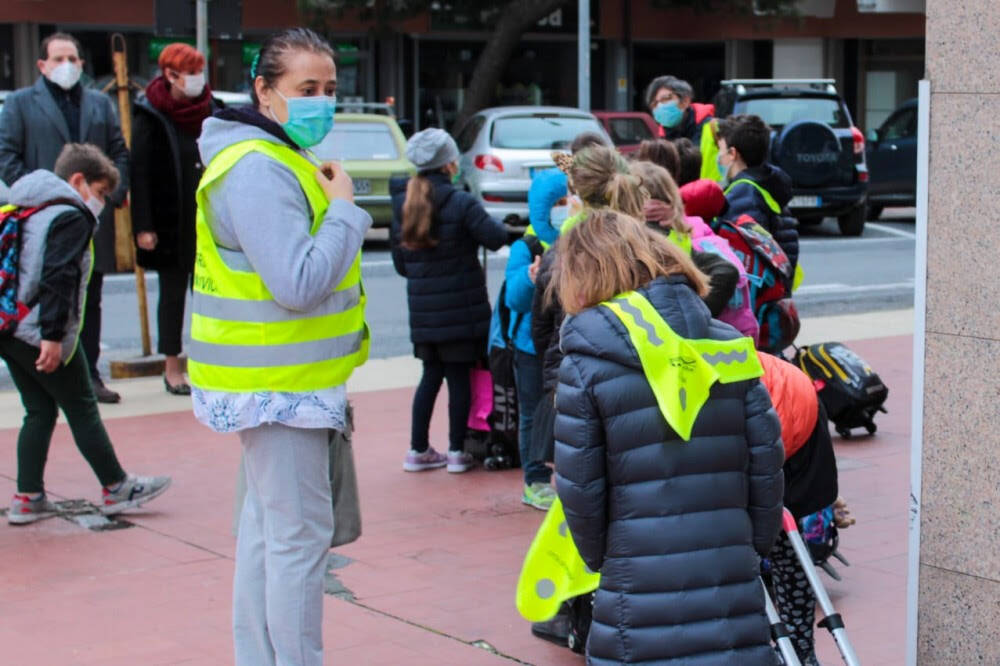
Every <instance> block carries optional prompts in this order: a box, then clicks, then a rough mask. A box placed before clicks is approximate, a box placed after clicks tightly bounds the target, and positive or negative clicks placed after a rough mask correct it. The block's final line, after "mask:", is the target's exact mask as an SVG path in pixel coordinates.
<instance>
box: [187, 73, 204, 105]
mask: <svg viewBox="0 0 1000 666" xmlns="http://www.w3.org/2000/svg"><path fill="white" fill-rule="evenodd" d="M183 90H184V96H185V97H190V98H192V99H193V98H195V97H200V96H201V93H202V91H204V90H205V72H204V71H202V72H198V73H197V74H185V75H184V87H183Z"/></svg>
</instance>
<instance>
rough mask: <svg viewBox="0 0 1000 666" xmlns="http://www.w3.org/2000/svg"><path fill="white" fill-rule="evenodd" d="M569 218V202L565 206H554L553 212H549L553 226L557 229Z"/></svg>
mask: <svg viewBox="0 0 1000 666" xmlns="http://www.w3.org/2000/svg"><path fill="white" fill-rule="evenodd" d="M567 218H569V204H565V205H563V206H553V207H552V212H551V213H549V219H550V220H551V222H552V226H553V227H554V228H556V229H559V228H561V227H562V225H563V222H565V221H566V219H567Z"/></svg>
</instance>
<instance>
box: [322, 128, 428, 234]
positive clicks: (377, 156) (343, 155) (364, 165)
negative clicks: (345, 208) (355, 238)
mask: <svg viewBox="0 0 1000 666" xmlns="http://www.w3.org/2000/svg"><path fill="white" fill-rule="evenodd" d="M335 118H336V122H335V123H334V126H333V130H332V131H331V132H330V133H329V134H328V135H327V136H326V138H325V139H323V142H322V143H320V144H319V145H317V146H315V147H314V148H313V149H312V152H313V154H315V155H316V157H318V158H319V159H321V160H323V161H324V162H325V161H327V160H336V161H339V162H340V163H341V164H342V165H343V167H344V170H345V171H347V173H348V174H350V176H351V179H352V180H353V181H354V203H356V204H357V205H359V206H361V207H362V208H364V209H365V210H366V211H368V213H369V214H370V215H371V216H372V219H373V220H374V221H375V226H376V227H388V226H389V224H390V223H391V222H392V199H391V198H390V197H389V179H390V178H396V177H406V176H412V175H414V174H416V172H417V169H416V167H414V166H413V164H412V163H411V162H410V161H409V160H407V159H406V138H405V137H404V136H403V132H402V131H401V130H400V129H399V125H397V124H396V121H395V119H393V118H392V117H391V116H387V115H381V114H375V113H338V114H337V115H336V116H335Z"/></svg>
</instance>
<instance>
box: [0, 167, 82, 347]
mask: <svg viewBox="0 0 1000 666" xmlns="http://www.w3.org/2000/svg"><path fill="white" fill-rule="evenodd" d="M8 198H9V199H10V203H12V204H15V205H17V206H18V207H20V208H31V207H34V206H40V205H42V204H44V203H47V202H49V201H52V200H54V199H66V200H69V201H73V202H77V204H78V207H77V206H71V205H65V204H56V205H53V206H49V207H48V208H43V209H42V210H40V211H38V212H37V213H35V214H34V215H32V216H31V217H29V218H28V219H27V221H25V222H24V223H23V224H22V226H21V254H20V260H19V262H18V283H17V300H18V301H19V302H20V303H27V304H29V305H30V306H31V309H30V310H29V312H28V314H27V316H26V317H25V318H24V319H22V320H21V322H20V323H19V324H18V326H17V330H15V332H14V337H16V338H18V339H19V340H22V341H24V342H26V343H28V344H30V345H33V346H35V347H37V346H39V345H40V344H41V341H42V329H43V328H44V324H45V323H44V322H43V321H41V311H42V308H43V306H45V305H46V303H51V300H48V301H47V300H46V297H50V298H54V299H63V300H64V301H68V305H65V306H63V307H66V308H67V309H68V317H67V320H66V323H65V329H64V330H65V333H64V334H63V336H62V339H61V341H60V342H61V344H62V360H63V361H68V360H69V359H70V358H71V357H72V356H73V352H74V351H75V350H76V343H77V339H78V338H79V333H80V325H81V313H82V311H83V307H84V303H85V302H86V293H87V282H89V278H90V269H91V265H92V264H93V252H92V251H90V250H87V249H85V248H86V246H85V245H84V243H89V241H90V236H91V234H92V233H93V229H94V226H93V225H96V221H95V220H94V218H93V216H92V215H90V214H89V213H86V212H83V211H84V210H85V208H84V205H83V200H82V199H81V198H80V195H79V194H77V192H76V190H74V189H73V188H72V187H70V185H69V183H67V182H66V181H64V180H63V179H62V178H60V177H59V176H57V175H55V174H54V173H52V172H51V171H45V170H42V169H39V170H38V171H32V172H31V173H29V174H28V175H26V176H24V177H23V178H21V179H20V180H18V181H17V182H16V183H14V185H13V186H12V187H11V188H10V196H9V197H8ZM72 211H80V214H81V215H86V216H87V222H88V223H89V224H90V225H92V226H91V227H90V229H89V230H88V231H89V233H81V234H77V235H79V236H81V238H80V239H79V244H78V245H77V249H76V250H74V251H72V252H67V253H66V254H67V255H71V254H72V255H77V256H64V257H60V258H59V259H60V261H64V262H66V263H67V264H68V265H69V264H71V265H73V266H74V267H75V268H74V270H73V272H72V275H75V276H76V278H71V280H70V281H71V283H73V285H74V286H75V287H76V290H75V293H54V291H62V288H61V287H62V286H63V285H61V283H60V285H59V287H58V288H57V285H55V284H53V283H52V282H48V281H46V254H47V252H46V250H47V249H48V244H49V242H50V240H51V238H50V234H49V231H50V229H52V228H53V223H54V222H55V221H56V218H59V217H60V216H62V215H63V214H64V213H67V212H72ZM77 222H79V223H80V224H83V222H82V221H80V220H77ZM81 228H82V227H81ZM54 247H55V246H54ZM45 288H47V290H48V291H45ZM66 291H72V289H66ZM64 311H65V310H64ZM53 339H54V338H53Z"/></svg>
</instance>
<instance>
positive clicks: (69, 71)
mask: <svg viewBox="0 0 1000 666" xmlns="http://www.w3.org/2000/svg"><path fill="white" fill-rule="evenodd" d="M80 74H81V72H80V66H79V65H77V64H75V63H72V62H70V61H69V60H64V61H62V62H61V63H59V64H58V65H56V66H55V67H53V68H52V71H51V72H49V73H48V74H47V77H48V79H49V81H51V82H52V83H54V84H56V85H57V86H59V87H60V88H62V89H63V90H69V89H70V88H72V87H73V86H75V85H76V82H77V81H79V80H80Z"/></svg>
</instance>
